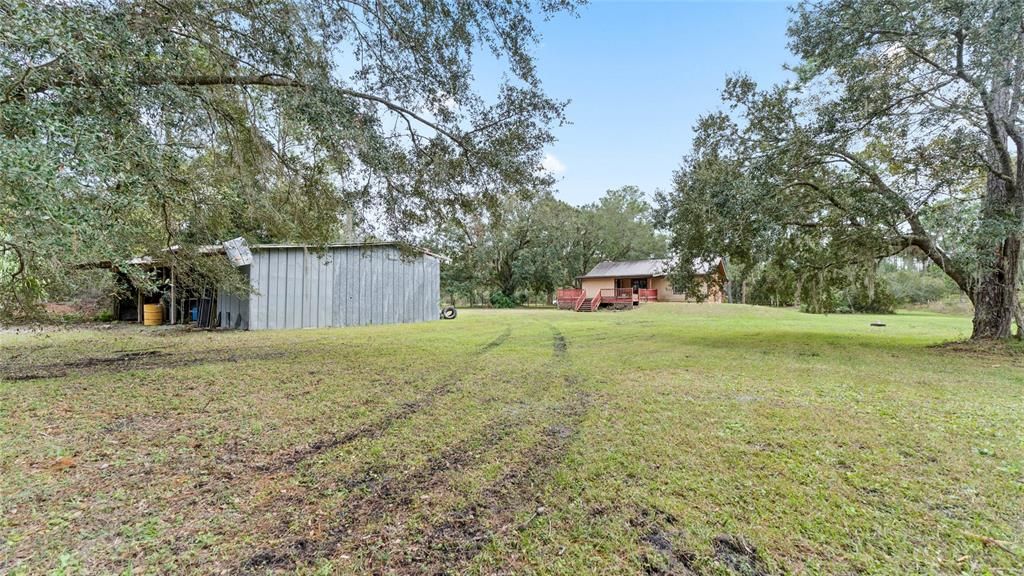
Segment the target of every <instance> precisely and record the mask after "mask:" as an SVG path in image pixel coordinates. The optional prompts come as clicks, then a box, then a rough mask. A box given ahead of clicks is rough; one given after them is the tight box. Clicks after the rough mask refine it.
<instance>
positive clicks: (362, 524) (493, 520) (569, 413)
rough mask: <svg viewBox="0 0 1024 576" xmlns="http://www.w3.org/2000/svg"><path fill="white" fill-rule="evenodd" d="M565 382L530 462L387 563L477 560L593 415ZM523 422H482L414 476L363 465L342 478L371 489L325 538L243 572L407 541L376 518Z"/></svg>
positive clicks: (407, 504)
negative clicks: (385, 531)
mask: <svg viewBox="0 0 1024 576" xmlns="http://www.w3.org/2000/svg"><path fill="white" fill-rule="evenodd" d="M554 332H555V333H556V334H555V337H556V338H557V339H560V340H563V338H560V336H561V335H560V334H558V333H557V330H555V331H554ZM505 339H507V333H506V334H503V335H500V336H499V337H498V338H496V340H494V341H493V342H492V343H490V344H488V345H487V346H484V349H490V348H493V347H497V345H501V343H502V342H504V340H505ZM553 341H555V340H553ZM495 342H498V343H495ZM560 356H561V353H556V356H555V359H556V362H560ZM562 385H563V386H566V387H567V388H568V392H569V394H568V398H567V400H566V401H564V402H562V403H561V404H559V405H558V407H557V408H556V409H555V410H554V412H555V414H556V417H555V418H553V420H554V423H551V424H549V425H547V426H545V428H544V431H543V433H542V435H541V441H540V442H539V443H537V444H535V445H532V446H530V447H528V448H527V449H526V450H525V451H523V452H521V453H519V455H518V458H517V461H521V462H523V465H521V466H516V467H513V468H511V469H509V470H507V471H506V472H505V474H504V475H502V477H501V478H499V479H498V480H496V481H494V482H492V483H488V484H487V485H486V487H485V488H484V489H483V490H482V491H481V492H480V494H479V495H478V496H477V497H476V498H474V499H473V500H472V501H471V502H470V503H469V504H467V505H465V506H460V507H459V508H457V509H456V510H454V511H453V512H452V513H450V515H446V517H445V520H444V521H443V522H440V523H437V522H435V523H431V524H429V525H428V526H427V527H426V531H425V534H426V537H425V540H426V541H427V542H428V545H427V546H426V547H423V548H415V549H416V550H418V553H414V554H410V553H409V550H408V549H406V548H403V549H402V550H388V552H389V553H388V558H391V559H393V562H391V563H389V564H388V565H387V566H386V567H385V569H387V570H391V571H394V570H397V571H398V572H399V573H401V572H403V571H407V572H408V571H413V572H420V571H422V570H421V569H422V568H423V565H424V564H425V563H427V564H435V565H437V566H438V570H443V569H445V568H446V567H450V566H451V565H453V564H454V563H461V562H466V561H467V560H471V559H472V558H473V557H475V556H476V553H478V552H479V550H480V549H482V547H483V545H484V544H485V543H486V542H487V541H489V540H490V538H493V537H494V536H495V535H496V534H498V533H499V531H502V530H505V529H506V528H507V527H508V525H509V524H510V523H511V522H512V520H513V519H514V516H515V513H516V511H517V510H519V509H520V508H521V507H522V505H524V504H526V503H528V502H529V501H530V500H531V499H532V496H531V495H532V494H534V493H536V491H535V490H530V488H538V487H540V486H542V485H543V482H546V481H547V480H548V479H549V477H550V475H551V474H552V472H553V470H554V468H555V466H556V465H557V463H558V462H559V461H560V459H561V457H562V456H563V455H564V453H565V451H566V450H567V448H568V446H569V444H570V442H571V440H572V438H573V437H574V431H575V429H577V427H578V425H579V423H580V421H582V419H583V417H584V415H585V414H586V409H587V406H588V405H589V397H587V396H586V395H583V394H580V393H579V392H578V390H577V389H575V388H578V379H577V378H575V377H574V376H571V375H563V377H562ZM545 387H546V388H547V387H548V386H545ZM523 420H524V416H523V415H522V412H520V413H519V415H518V416H514V415H510V414H509V413H508V411H505V412H503V413H502V414H501V415H500V416H499V417H497V418H496V419H495V420H494V421H493V422H489V423H487V424H486V425H485V426H484V427H483V428H481V430H482V431H480V433H477V434H474V435H472V436H471V437H469V438H468V439H466V440H464V441H462V442H459V443H457V444H456V445H453V446H450V447H447V448H445V449H444V450H442V451H441V452H440V453H439V454H438V455H437V456H434V457H432V458H430V459H429V460H427V461H426V462H424V463H423V464H422V465H420V466H418V467H417V468H416V469H414V470H412V471H410V472H408V474H404V475H401V476H387V470H381V469H380V468H379V467H375V466H373V465H368V466H364V467H362V468H361V469H360V470H358V471H355V472H353V474H352V475H350V476H349V477H348V478H347V479H345V480H342V481H341V482H340V484H341V485H343V486H345V487H346V488H348V489H357V490H367V491H366V492H361V493H357V494H356V495H353V496H352V497H350V498H349V499H347V500H345V502H344V503H343V504H342V506H341V507H340V508H338V509H336V510H334V511H333V517H334V519H335V521H334V523H333V524H332V526H331V528H330V529H329V530H328V531H327V533H326V535H325V536H323V537H319V538H295V539H293V540H292V541H290V542H288V543H287V544H284V545H282V546H278V547H273V548H270V549H265V550H261V551H258V552H256V553H254V554H252V556H250V557H249V558H248V559H246V560H245V561H243V562H242V563H241V565H240V566H239V567H238V569H237V570H236V573H240V574H249V573H255V572H260V571H265V570H294V569H296V568H298V567H299V566H303V565H305V566H308V565H311V564H313V563H315V562H316V561H317V560H321V559H325V558H331V557H332V556H335V554H337V553H339V552H340V551H341V550H342V549H344V548H345V547H346V545H351V543H352V542H356V541H358V542H360V543H362V542H371V543H372V542H385V544H384V545H386V543H387V542H400V541H401V540H402V539H401V538H398V539H397V540H395V539H389V538H385V537H383V535H381V534H380V533H379V532H378V531H376V530H375V528H377V529H379V528H380V527H375V526H374V522H375V521H379V520H380V519H381V518H386V517H387V513H388V512H397V513H399V515H400V513H402V512H407V511H409V510H412V509H413V508H414V504H415V503H416V502H417V498H416V496H418V495H423V494H425V493H429V492H431V491H433V490H436V489H439V488H443V487H444V486H447V485H450V484H451V477H452V476H453V475H454V474H458V472H460V471H464V470H468V469H470V468H471V467H473V466H475V465H477V464H479V463H480V458H481V456H482V455H483V454H485V453H486V452H487V451H489V450H493V449H495V448H497V447H498V446H499V445H500V444H502V443H503V442H504V441H505V440H506V439H507V438H508V437H510V436H511V435H512V434H513V433H514V431H515V430H516V429H519V428H521V427H522V423H523ZM499 517H501V519H504V520H501V519H500V518H499ZM479 520H483V522H482V523H480V522H478V521H479ZM365 546H366V544H364V545H362V546H357V547H365ZM424 554H425V556H424ZM417 567H419V568H417Z"/></svg>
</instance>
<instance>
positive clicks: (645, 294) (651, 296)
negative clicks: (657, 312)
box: [638, 288, 658, 302]
mask: <svg viewBox="0 0 1024 576" xmlns="http://www.w3.org/2000/svg"><path fill="white" fill-rule="evenodd" d="M638 296H639V298H640V301H641V302H655V301H657V300H658V291H657V290H655V289H653V288H641V289H640V290H639V294H638Z"/></svg>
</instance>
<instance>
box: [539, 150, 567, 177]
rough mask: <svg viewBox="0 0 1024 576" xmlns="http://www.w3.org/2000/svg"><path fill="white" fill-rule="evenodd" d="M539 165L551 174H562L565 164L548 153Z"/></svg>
mask: <svg viewBox="0 0 1024 576" xmlns="http://www.w3.org/2000/svg"><path fill="white" fill-rule="evenodd" d="M540 165H541V167H543V168H544V169H545V170H547V171H548V172H550V173H552V174H562V173H563V172H565V164H562V161H561V160H559V159H558V157H557V156H555V155H554V154H551V153H550V152H549V153H548V154H545V155H544V161H543V162H541V163H540Z"/></svg>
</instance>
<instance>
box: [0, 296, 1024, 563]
mask: <svg viewBox="0 0 1024 576" xmlns="http://www.w3.org/2000/svg"><path fill="white" fill-rule="evenodd" d="M875 319H876V318H874V317H870V316H811V315H806V314H800V313H798V312H794V311H789V310H772V309H765V308H755V307H745V306H726V305H720V306H713V305H705V306H700V305H675V304H651V305H645V306H643V307H642V308H641V309H639V310H635V311H630V312H618V313H614V312H601V313H596V314H574V313H571V312H559V311H554V310H520V311H485V310H472V311H465V312H463V313H462V314H460V316H459V318H458V320H456V321H454V322H433V323H428V324H419V325H403V326H384V327H367V328H353V329H334V330H304V331H278V332H251V333H244V332H224V333H201V332H198V333H180V332H168V331H163V330H158V331H150V330H144V329H142V328H138V327H134V326H126V327H117V328H114V329H111V330H106V331H103V330H83V329H75V330H67V331H52V332H31V333H21V334H15V333H12V332H6V333H0V358H3V359H4V364H3V366H0V472H2V477H0V573H12V574H20V573H30V574H44V573H58V574H63V573H66V574H74V573H94V574H95V573H122V572H132V571H134V572H135V573H190V572H191V573H212V572H218V573H219V572H227V573H264V572H273V571H280V572H299V573H306V574H316V573H322V574H330V573H351V574H360V573H367V572H394V573H399V574H404V573H423V572H427V573H429V572H435V571H439V570H441V569H449V570H451V571H456V572H466V573H495V572H500V573H544V574H590V573H595V574H624V573H638V572H643V571H644V570H647V571H648V572H650V573H673V574H686V573H698V574H732V573H740V574H742V573H748V574H756V573H805V574H840V573H842V574H853V573H871V574H908V573H915V574H929V573H936V574H960V573H965V574H1020V573H1021V572H1022V571H1024V394H1022V392H1024V351H1022V350H1021V349H1020V348H1019V347H1015V346H1009V347H1006V348H1002V347H997V348H975V347H970V346H947V347H936V346H935V345H936V344H939V343H942V342H948V341H954V340H958V339H963V338H965V337H966V336H967V335H968V334H969V329H970V326H969V320H967V319H964V318H960V317H953V316H940V315H934V314H928V313H922V312H918V313H905V314H899V315H895V316H885V317H881V318H877V319H880V320H882V321H884V322H885V323H886V324H887V326H886V327H884V328H874V327H871V326H869V323H870V322H871V321H872V320H875ZM132 351H134V352H141V353H140V354H138V355H135V356H127V357H125V356H119V355H121V354H123V353H125V352H132ZM113 358H117V359H113Z"/></svg>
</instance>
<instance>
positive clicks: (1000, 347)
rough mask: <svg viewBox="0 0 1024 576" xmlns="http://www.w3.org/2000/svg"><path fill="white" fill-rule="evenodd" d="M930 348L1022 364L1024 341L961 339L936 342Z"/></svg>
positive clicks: (1023, 360) (1023, 359) (1023, 361)
mask: <svg viewBox="0 0 1024 576" xmlns="http://www.w3.org/2000/svg"><path fill="white" fill-rule="evenodd" d="M931 348H932V349H933V350H938V351H941V352H944V353H948V354H958V355H963V356H967V357H971V358H978V359H984V360H1007V361H1010V362H1011V363H1013V364H1024V343H1022V342H1020V341H1017V340H1012V341H1010V340H1007V341H1004V340H962V341H957V342H944V343H942V344H936V345H934V346H932V347H931Z"/></svg>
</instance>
